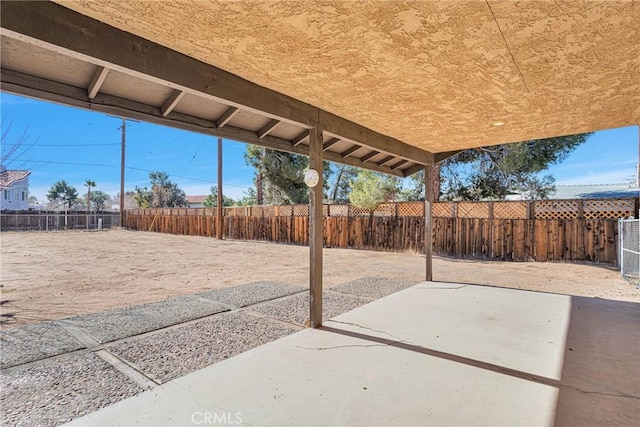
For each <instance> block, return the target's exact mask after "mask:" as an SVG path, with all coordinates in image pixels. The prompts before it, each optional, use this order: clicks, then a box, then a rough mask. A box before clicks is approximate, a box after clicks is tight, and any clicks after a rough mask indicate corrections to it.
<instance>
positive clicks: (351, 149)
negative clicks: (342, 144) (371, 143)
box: [340, 145, 362, 159]
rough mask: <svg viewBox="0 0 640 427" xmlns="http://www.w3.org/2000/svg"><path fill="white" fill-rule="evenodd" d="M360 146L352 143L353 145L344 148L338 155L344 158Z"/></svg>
mask: <svg viewBox="0 0 640 427" xmlns="http://www.w3.org/2000/svg"><path fill="white" fill-rule="evenodd" d="M361 148H362V146H360V145H354V146H353V147H351V148H348V149H346V150H344V151H343V152H342V153H340V155H341V156H342V158H343V159H346V158H347V157H349V156H350V155H352V154H353V153H355V152H356V151H358V150H359V149H361Z"/></svg>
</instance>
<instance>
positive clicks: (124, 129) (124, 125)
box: [120, 117, 127, 228]
mask: <svg viewBox="0 0 640 427" xmlns="http://www.w3.org/2000/svg"><path fill="white" fill-rule="evenodd" d="M121 129H122V143H121V149H120V228H124V165H125V163H124V155H125V143H126V141H127V119H125V118H124V117H123V118H122V128H121Z"/></svg>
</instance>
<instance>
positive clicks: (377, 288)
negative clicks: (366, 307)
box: [330, 277, 418, 299]
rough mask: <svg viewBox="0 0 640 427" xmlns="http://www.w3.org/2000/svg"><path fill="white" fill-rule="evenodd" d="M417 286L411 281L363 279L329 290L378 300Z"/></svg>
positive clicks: (376, 278)
mask: <svg viewBox="0 0 640 427" xmlns="http://www.w3.org/2000/svg"><path fill="white" fill-rule="evenodd" d="M417 284H418V282H414V281H411V280H403V279H390V278H385V277H363V278H360V279H356V280H352V281H350V282H346V283H341V284H339V285H336V286H332V287H331V288H330V289H331V290H332V291H334V292H341V293H344V294H349V295H355V296H358V297H363V298H370V299H378V298H382V297H386V296H387V295H391V294H393V293H395V292H398V291H401V290H403V289H406V288H410V287H411V286H414V285H417Z"/></svg>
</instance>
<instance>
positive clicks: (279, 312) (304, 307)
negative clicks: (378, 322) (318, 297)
mask: <svg viewBox="0 0 640 427" xmlns="http://www.w3.org/2000/svg"><path fill="white" fill-rule="evenodd" d="M368 302H371V300H370V299H366V298H361V297H356V296H352V295H346V294H341V293H337V292H331V291H326V290H325V291H324V292H323V293H322V311H323V317H324V319H330V318H332V317H336V316H338V315H340V314H342V313H346V312H347V311H350V310H353V309H354V308H358V307H360V306H362V305H365V304H367V303H368ZM251 310H252V311H257V312H258V313H262V314H264V315H266V316H269V317H274V318H276V319H279V320H283V321H285V322H291V323H296V324H298V325H304V326H308V322H309V292H308V291H307V292H303V293H300V294H297V295H292V296H290V297H287V298H283V299H281V300H278V301H273V302H268V303H265V304H261V305H257V306H255V307H251Z"/></svg>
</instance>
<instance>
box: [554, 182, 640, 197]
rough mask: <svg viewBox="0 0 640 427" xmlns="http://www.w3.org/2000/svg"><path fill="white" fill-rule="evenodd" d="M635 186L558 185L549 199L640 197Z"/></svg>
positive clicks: (626, 184)
mask: <svg viewBox="0 0 640 427" xmlns="http://www.w3.org/2000/svg"><path fill="white" fill-rule="evenodd" d="M639 191H640V188H638V187H637V186H636V185H635V184H629V183H625V184H594V185H556V191H555V192H553V193H552V194H550V195H549V197H548V198H549V199H608V198H623V197H638V195H639Z"/></svg>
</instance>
